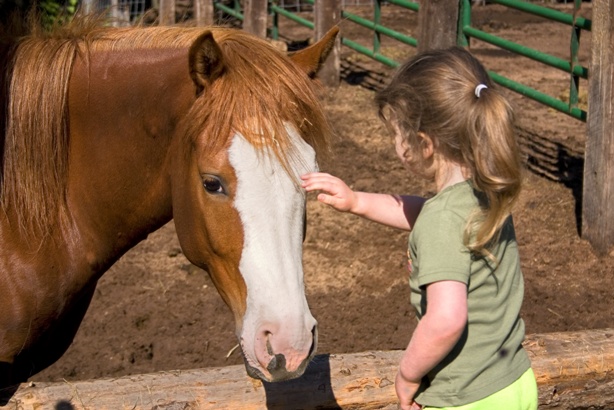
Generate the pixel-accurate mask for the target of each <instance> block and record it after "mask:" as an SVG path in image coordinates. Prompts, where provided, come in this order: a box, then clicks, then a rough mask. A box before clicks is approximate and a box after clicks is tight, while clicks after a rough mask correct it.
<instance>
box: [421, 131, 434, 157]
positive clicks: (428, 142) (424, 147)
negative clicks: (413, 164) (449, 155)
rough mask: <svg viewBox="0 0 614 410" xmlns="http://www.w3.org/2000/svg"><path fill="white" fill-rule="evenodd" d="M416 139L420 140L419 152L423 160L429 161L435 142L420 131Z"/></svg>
mask: <svg viewBox="0 0 614 410" xmlns="http://www.w3.org/2000/svg"><path fill="white" fill-rule="evenodd" d="M418 138H419V140H420V152H421V154H422V158H423V159H429V158H431V157H433V154H434V153H435V141H433V139H432V138H431V137H429V136H428V135H427V134H425V133H423V132H422V131H419V132H418Z"/></svg>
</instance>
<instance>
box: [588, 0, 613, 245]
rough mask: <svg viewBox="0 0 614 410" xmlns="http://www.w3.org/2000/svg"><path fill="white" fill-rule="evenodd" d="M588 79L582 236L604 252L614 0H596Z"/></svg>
mask: <svg viewBox="0 0 614 410" xmlns="http://www.w3.org/2000/svg"><path fill="white" fill-rule="evenodd" d="M591 33H592V36H591V42H592V44H591V60H590V64H589V78H588V106H589V112H588V119H587V130H588V131H587V132H588V135H587V138H586V149H585V158H584V185H583V195H582V236H583V237H584V238H585V239H587V240H588V241H589V242H590V243H591V245H592V246H593V248H594V249H595V250H596V251H597V252H598V253H599V254H601V255H604V254H607V253H608V252H609V251H610V250H611V249H612V247H613V246H614V48H613V47H612V44H614V0H595V1H594V2H593V18H592V28H591Z"/></svg>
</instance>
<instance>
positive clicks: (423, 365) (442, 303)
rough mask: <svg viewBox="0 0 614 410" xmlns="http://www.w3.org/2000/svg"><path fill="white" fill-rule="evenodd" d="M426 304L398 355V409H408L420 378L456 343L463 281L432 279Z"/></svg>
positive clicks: (463, 310) (463, 312) (461, 326)
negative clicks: (399, 407) (400, 356)
mask: <svg viewBox="0 0 614 410" xmlns="http://www.w3.org/2000/svg"><path fill="white" fill-rule="evenodd" d="M426 299H427V300H428V305H427V308H426V314H425V315H424V316H423V317H422V319H420V322H419V323H418V326H416V329H415V330H414V334H413V335H412V337H411V340H410V341H409V345H408V346H407V349H405V352H404V353H403V356H402V358H401V363H400V366H399V373H398V375H397V377H396V381H395V388H396V391H397V395H398V396H399V399H400V402H401V408H402V409H410V408H411V404H412V403H413V398H414V396H415V394H416V391H417V390H418V387H419V386H420V381H421V380H422V378H423V377H424V376H425V375H426V374H427V373H428V372H429V371H430V370H431V369H433V368H434V367H435V366H436V365H437V364H438V363H439V362H441V361H442V360H443V359H444V358H445V357H446V355H447V354H448V353H450V351H451V350H452V348H453V347H454V346H455V345H456V343H457V342H458V340H459V339H460V337H461V335H462V334H463V332H464V330H465V327H466V325H467V285H466V284H464V283H462V282H456V281H451V280H450V281H441V282H434V283H431V284H430V285H427V287H426Z"/></svg>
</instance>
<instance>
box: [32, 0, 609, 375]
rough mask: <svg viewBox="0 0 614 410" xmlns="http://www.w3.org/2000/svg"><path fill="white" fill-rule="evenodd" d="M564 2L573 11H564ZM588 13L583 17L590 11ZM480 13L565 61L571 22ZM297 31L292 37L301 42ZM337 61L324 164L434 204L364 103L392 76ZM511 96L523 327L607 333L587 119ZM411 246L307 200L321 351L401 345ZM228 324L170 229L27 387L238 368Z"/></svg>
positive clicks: (132, 262)
mask: <svg viewBox="0 0 614 410" xmlns="http://www.w3.org/2000/svg"><path fill="white" fill-rule="evenodd" d="M558 7H560V8H564V7H567V8H566V9H565V10H567V11H568V10H570V9H571V7H572V6H571V5H568V6H558ZM582 7H583V9H584V11H583V15H584V16H585V17H588V18H590V4H588V5H587V4H586V3H583V5H582ZM361 12H363V11H361V10H358V11H357V13H361ZM364 13H365V15H366V12H364ZM474 14H475V15H474V23H475V24H476V25H478V26H481V27H482V28H483V29H484V30H486V31H489V32H492V33H494V34H497V35H500V36H502V37H504V38H507V39H510V40H513V41H516V42H519V43H521V44H523V45H526V46H529V47H534V48H537V49H539V50H542V51H547V52H548V53H550V54H553V55H555V56H558V57H561V58H567V57H566V56H567V55H568V53H569V51H568V48H569V42H568V41H567V39H568V38H569V37H570V35H571V28H570V27H567V26H565V25H562V24H559V23H552V22H547V21H545V20H543V19H541V18H538V17H534V16H529V15H526V14H524V13H521V12H517V11H513V10H509V9H505V8H503V7H500V6H496V5H487V6H483V7H478V8H476V9H475V13H474ZM384 15H385V17H386V18H388V19H389V21H390V23H389V25H392V26H393V27H394V28H396V29H398V30H400V31H404V32H406V33H408V34H412V33H411V31H412V27H415V23H413V22H412V20H411V19H414V21H415V15H413V14H409V13H405V12H399V11H398V10H396V9H395V10H394V12H393V9H392V8H388V7H385V8H384ZM342 28H343V33H344V35H345V36H347V37H349V38H352V37H353V36H364V37H363V38H364V39H365V44H366V45H368V44H369V41H370V40H369V37H368V35H367V34H361V31H360V30H359V29H357V28H355V27H354V26H352V25H351V24H350V23H348V22H344V24H343V26H342ZM297 33H298V34H296V37H295V39H296V40H300V39H301V38H303V39H304V37H301V36H302V35H303V34H302V33H301V32H300V31H298V30H297ZM413 35H415V33H413ZM583 36H584V37H583V38H582V46H581V50H582V53H581V55H580V58H581V62H582V63H583V64H584V65H585V66H586V65H587V64H588V52H589V51H590V49H589V45H590V35H586V34H583ZM382 46H383V50H384V51H387V52H388V53H389V55H393V56H394V58H395V59H398V60H401V59H403V58H405V56H409V55H410V54H412V53H413V52H414V50H413V49H412V48H410V47H399V46H398V45H395V44H394V43H392V42H388V41H384V42H383V43H382ZM471 50H472V51H473V52H474V53H475V54H476V55H477V56H478V57H479V58H480V59H482V61H483V62H484V63H485V65H486V66H487V67H488V68H489V69H492V70H494V71H496V72H499V73H501V74H503V75H505V76H507V77H510V78H512V79H514V80H517V81H519V82H522V83H525V84H528V85H531V86H532V87H534V88H536V89H538V90H540V91H543V92H546V93H548V94H550V95H555V96H558V95H563V94H564V93H565V90H566V89H568V85H569V78H568V76H567V75H566V74H564V73H560V72H558V71H556V70H554V69H549V68H544V66H543V65H540V64H536V63H533V62H531V61H530V60H528V59H525V58H522V57H518V56H514V55H512V54H510V53H508V52H505V51H501V50H497V49H496V48H494V47H492V46H489V45H487V44H484V43H481V42H479V41H472V44H471ZM343 59H344V68H345V81H344V82H343V83H342V84H341V87H340V88H339V89H337V90H328V91H326V92H325V95H323V100H324V103H325V106H326V111H327V113H328V115H329V117H330V118H331V120H332V122H333V125H334V127H335V129H336V132H337V135H338V138H337V139H336V140H335V144H334V153H335V158H334V161H331V162H330V163H326V164H322V169H323V170H325V171H328V172H331V173H333V174H336V175H338V176H340V177H342V178H344V179H345V180H346V181H348V182H349V183H350V184H351V185H352V186H353V187H354V188H355V189H361V190H370V191H375V192H399V193H413V194H422V195H431V194H432V187H430V186H428V185H426V184H424V182H422V181H419V180H415V179H413V178H412V177H411V176H409V175H408V174H407V172H406V171H405V170H404V169H403V168H402V167H401V165H400V164H399V163H398V161H397V160H396V157H395V155H394V149H393V146H392V141H391V138H390V137H389V136H388V134H387V133H386V130H385V129H384V127H383V126H382V125H381V124H380V122H379V120H378V119H377V118H376V115H375V111H374V109H373V106H372V101H373V91H372V89H374V88H377V87H378V86H379V85H381V83H382V82H385V81H386V80H387V78H388V76H389V74H390V70H389V69H386V68H383V66H382V65H379V64H375V63H373V62H371V61H369V60H368V59H366V58H364V57H361V56H357V55H355V54H354V53H352V52H351V51H350V50H349V49H344V51H343ZM365 79H366V80H365ZM581 87H584V89H586V88H585V87H586V85H585V84H583V85H581ZM509 95H510V99H511V100H512V102H513V103H514V104H515V105H516V108H517V112H518V116H519V119H520V127H521V132H520V141H521V143H522V146H523V149H524V153H525V157H526V161H527V164H528V167H527V171H526V184H525V187H524V191H523V193H522V196H521V199H520V202H519V203H518V206H517V208H516V211H515V213H514V218H515V222H516V227H517V234H518V241H519V245H520V252H521V258H522V268H523V272H524V275H525V282H526V295H525V303H524V307H523V310H522V315H523V317H524V319H525V321H526V325H527V332H529V333H538V332H554V331H573V330H582V329H591V328H604V327H609V326H611V325H612V320H611V313H610V312H612V311H614V299H612V298H611V296H610V295H609V293H610V292H611V289H613V288H614V284H613V282H614V275H613V272H614V254H612V255H609V256H605V257H598V256H597V255H596V254H595V253H594V252H593V251H592V249H591V247H590V245H589V244H588V243H587V242H586V241H584V240H583V239H581V237H580V235H579V229H580V228H579V222H578V221H579V219H578V215H579V210H580V206H581V196H580V195H581V192H582V189H581V177H582V152H583V146H584V142H585V135H586V130H585V124H584V123H582V122H580V121H577V120H575V119H572V118H570V117H568V116H566V115H564V114H561V113H558V112H555V111H554V110H551V109H548V108H545V107H543V106H541V105H540V104H538V103H535V102H532V101H530V100H528V99H526V98H523V97H520V96H519V95H517V94H514V93H511V92H510V93H509ZM405 245H406V235H405V234H403V233H401V232H396V231H393V230H392V229H388V228H385V227H381V226H378V225H375V224H372V223H368V222H365V221H363V220H360V219H359V218H357V217H353V216H349V215H342V214H339V213H336V212H334V211H332V210H330V209H327V208H325V207H324V206H323V205H321V204H318V203H317V202H316V201H315V199H314V197H313V196H310V197H309V202H308V232H307V238H306V241H305V257H304V260H305V273H306V287H307V297H308V301H309V303H310V306H311V309H312V312H313V314H314V316H315V317H316V318H317V320H318V322H319V330H320V345H319V353H340V352H346V353H347V352H360V351H368V350H374V349H377V350H386V349H401V348H404V347H405V345H406V343H407V341H408V340H409V337H410V335H411V332H412V330H413V328H414V326H415V315H414V312H413V310H412V308H411V306H410V303H409V288H408V285H407V275H406V271H405V269H404V254H405V251H404V248H405ZM233 327H234V325H233V320H232V316H231V314H230V312H229V310H228V309H227V307H226V306H225V305H224V303H223V302H222V300H221V298H220V297H219V295H218V294H217V291H216V290H215V288H214V286H213V284H212V283H211V280H210V279H209V278H208V276H207V274H206V273H205V272H203V271H201V270H200V269H197V268H195V267H193V266H192V265H191V264H190V263H189V262H188V261H187V260H186V259H185V257H184V256H183V255H182V254H181V251H180V248H179V244H178V242H177V239H176V237H175V232H174V225H173V224H172V222H171V223H170V224H168V225H166V226H164V227H163V228H162V229H160V230H159V231H158V232H156V233H154V234H152V235H151V236H150V237H149V238H148V239H147V240H146V241H144V242H142V243H141V244H140V245H139V246H137V247H136V248H134V249H133V250H132V251H130V252H129V253H128V254H127V255H125V256H124V257H123V258H122V259H121V260H120V261H119V262H118V263H117V264H115V266H113V267H112V269H111V270H110V271H109V272H108V273H106V274H105V276H104V277H103V278H102V279H101V281H100V284H99V286H98V289H97V291H96V294H95V296H94V299H93V302H92V304H91V307H90V309H89V311H88V313H87V315H86V317H85V320H84V322H83V325H82V326H81V328H80V330H79V332H78V334H77V336H76V339H75V341H74V343H73V345H72V346H71V347H70V349H69V350H68V352H67V353H66V354H65V355H64V357H63V358H62V359H61V360H60V361H59V362H57V363H56V364H55V365H53V366H52V367H51V368H49V369H47V370H46V371H44V372H43V373H41V374H39V375H37V376H36V377H34V380H40V381H43V380H45V381H50V380H61V379H66V380H77V379H88V378H95V377H116V376H122V375H128V374H135V373H143V372H154V371H163V370H172V369H188V368H198V367H211V366H225V365H231V364H240V363H242V360H241V357H240V355H239V354H238V352H237V351H235V352H234V353H232V354H230V356H229V357H226V356H227V354H228V352H230V351H231V349H232V348H233V347H234V346H235V345H236V343H237V342H236V339H235V336H234V329H233Z"/></svg>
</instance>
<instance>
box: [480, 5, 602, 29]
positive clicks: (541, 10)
mask: <svg viewBox="0 0 614 410" xmlns="http://www.w3.org/2000/svg"><path fill="white" fill-rule="evenodd" d="M489 1H490V2H492V3H497V4H501V5H503V6H507V7H509V8H513V9H516V10H520V11H524V12H526V13H529V14H533V15H535V16H540V17H544V18H547V19H549V20H554V21H558V22H559V23H564V24H567V25H570V26H577V27H579V28H581V29H583V30H587V31H590V30H591V20H588V19H585V18H584V17H578V18H575V19H574V17H573V16H572V15H571V14H568V13H564V12H562V11H559V10H553V9H549V8H548V7H544V6H540V5H537V4H533V3H528V2H526V1H519V0H489Z"/></svg>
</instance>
